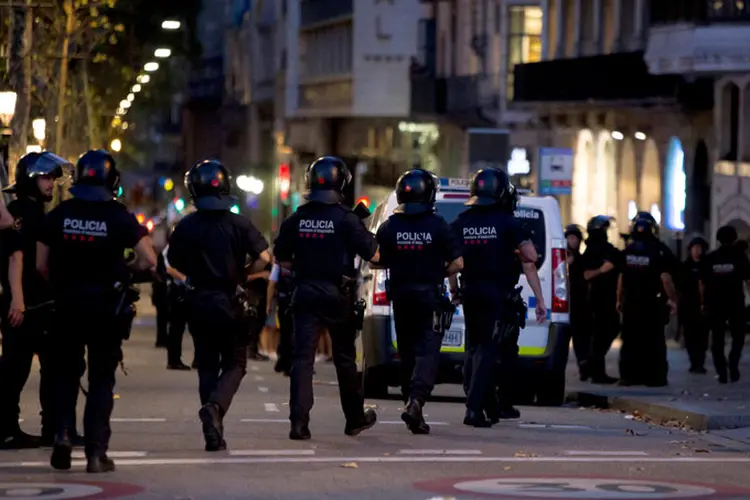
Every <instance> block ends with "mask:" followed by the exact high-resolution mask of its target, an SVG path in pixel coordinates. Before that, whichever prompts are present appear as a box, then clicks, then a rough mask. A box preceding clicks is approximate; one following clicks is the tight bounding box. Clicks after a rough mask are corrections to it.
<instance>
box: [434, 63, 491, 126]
mask: <svg viewBox="0 0 750 500" xmlns="http://www.w3.org/2000/svg"><path fill="white" fill-rule="evenodd" d="M499 88H500V85H499V75H467V76H453V77H449V78H447V79H446V81H445V112H446V114H448V115H449V116H451V117H452V118H453V119H454V120H457V121H459V122H462V123H463V124H464V125H465V126H483V125H491V124H494V123H495V122H496V120H497V116H496V114H497V112H498V107H499V103H500V91H499V90H498V89H499Z"/></svg>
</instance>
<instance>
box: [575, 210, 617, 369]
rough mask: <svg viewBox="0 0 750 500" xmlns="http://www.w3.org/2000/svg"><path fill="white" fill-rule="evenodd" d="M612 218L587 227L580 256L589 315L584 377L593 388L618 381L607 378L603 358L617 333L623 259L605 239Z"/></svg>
mask: <svg viewBox="0 0 750 500" xmlns="http://www.w3.org/2000/svg"><path fill="white" fill-rule="evenodd" d="M610 221H611V217H607V216H606V215H598V216H596V217H593V218H591V220H589V222H588V224H587V225H586V232H587V233H588V238H587V239H586V251H585V252H584V253H583V259H582V266H583V277H584V279H585V280H586V282H587V283H588V314H589V322H590V323H589V328H590V329H591V330H590V331H591V347H590V351H589V356H588V360H587V362H586V363H585V365H584V373H586V374H587V375H588V376H590V377H591V381H592V382H593V383H595V384H613V383H615V382H617V379H616V378H614V377H610V376H609V375H607V371H606V368H605V360H604V358H605V356H606V355H607V352H608V351H609V348H610V347H611V346H612V341H614V340H615V338H617V335H618V334H619V333H620V318H619V317H618V313H617V310H616V308H615V306H616V302H617V279H618V276H619V273H620V267H621V266H620V263H621V259H622V255H621V254H620V251H619V250H618V249H617V248H615V247H614V246H613V245H612V244H611V243H610V242H609V239H608V237H607V231H608V230H609V227H610Z"/></svg>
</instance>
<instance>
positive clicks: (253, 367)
mask: <svg viewBox="0 0 750 500" xmlns="http://www.w3.org/2000/svg"><path fill="white" fill-rule="evenodd" d="M250 370H251V371H254V372H259V371H260V368H258V367H257V366H255V365H250Z"/></svg>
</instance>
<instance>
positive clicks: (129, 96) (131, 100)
mask: <svg viewBox="0 0 750 500" xmlns="http://www.w3.org/2000/svg"><path fill="white" fill-rule="evenodd" d="M128 101H130V102H133V101H135V94H133V93H132V92H131V93H130V94H128Z"/></svg>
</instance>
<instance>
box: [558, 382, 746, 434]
mask: <svg viewBox="0 0 750 500" xmlns="http://www.w3.org/2000/svg"><path fill="white" fill-rule="evenodd" d="M566 400H567V401H568V402H572V403H577V404H578V405H580V406H588V407H595V408H602V409H613V410H620V411H624V412H629V413H632V412H635V411H637V412H638V413H640V414H641V415H642V416H644V417H648V418H650V419H652V420H655V421H656V422H657V423H659V424H661V425H665V424H678V425H679V426H685V427H689V428H691V429H694V430H696V431H710V430H718V429H736V428H740V427H750V414H731V413H720V412H715V411H711V410H706V411H700V409H699V408H695V409H688V408H681V407H680V405H679V403H677V404H669V403H652V402H649V401H644V400H643V399H639V398H634V397H619V396H614V395H611V394H604V393H597V392H588V391H572V392H568V394H567V396H566Z"/></svg>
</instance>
